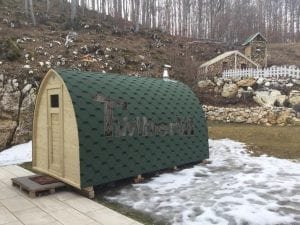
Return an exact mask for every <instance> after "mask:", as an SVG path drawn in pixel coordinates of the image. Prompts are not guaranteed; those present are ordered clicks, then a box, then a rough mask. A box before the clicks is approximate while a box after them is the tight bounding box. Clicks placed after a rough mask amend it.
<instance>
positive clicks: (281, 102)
mask: <svg viewBox="0 0 300 225" xmlns="http://www.w3.org/2000/svg"><path fill="white" fill-rule="evenodd" d="M287 99H288V97H287V96H286V95H278V96H277V97H276V102H277V103H278V106H284V103H285V102H286V101H287Z"/></svg>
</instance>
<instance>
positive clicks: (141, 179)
mask: <svg viewBox="0 0 300 225" xmlns="http://www.w3.org/2000/svg"><path fill="white" fill-rule="evenodd" d="M144 180H145V178H144V177H143V176H142V175H141V174H139V175H137V177H136V178H134V179H133V182H134V183H135V184H138V183H142V182H143V181H144Z"/></svg>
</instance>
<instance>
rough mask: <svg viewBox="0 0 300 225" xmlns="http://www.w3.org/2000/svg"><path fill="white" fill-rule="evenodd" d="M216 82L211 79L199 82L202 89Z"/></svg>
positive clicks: (212, 85)
mask: <svg viewBox="0 0 300 225" xmlns="http://www.w3.org/2000/svg"><path fill="white" fill-rule="evenodd" d="M214 86H215V84H214V82H212V81H211V80H201V81H199V82H198V87H199V88H200V89H205V88H207V87H214Z"/></svg>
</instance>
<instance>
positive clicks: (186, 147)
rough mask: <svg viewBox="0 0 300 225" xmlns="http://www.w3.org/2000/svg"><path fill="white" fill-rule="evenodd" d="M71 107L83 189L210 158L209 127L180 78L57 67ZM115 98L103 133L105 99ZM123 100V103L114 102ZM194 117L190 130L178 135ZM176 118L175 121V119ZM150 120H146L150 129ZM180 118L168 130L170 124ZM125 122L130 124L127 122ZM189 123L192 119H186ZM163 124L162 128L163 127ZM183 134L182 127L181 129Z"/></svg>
mask: <svg viewBox="0 0 300 225" xmlns="http://www.w3.org/2000/svg"><path fill="white" fill-rule="evenodd" d="M57 72H58V74H59V75H60V76H61V77H62V78H63V80H64V82H65V84H66V86H67V88H68V91H69V93H70V95H71V98H72V102H73V105H74V110H75V115H76V120H77V126H78V134H79V147H80V150H79V151H80V176H81V187H88V186H96V185H100V184H104V183H108V182H111V181H116V180H120V179H123V178H128V177H133V176H137V175H138V174H143V173H148V172H154V171H157V170H160V169H165V168H171V167H173V166H179V165H184V164H187V163H192V162H198V161H201V160H203V159H206V158H208V135H207V125H206V120H205V116H204V113H203V111H202V107H201V105H200V104H199V102H198V99H197V97H196V96H195V95H194V93H193V92H192V91H191V89H190V88H189V87H187V86H186V85H184V84H183V83H181V82H172V81H164V80H162V79H155V78H142V77H130V76H122V75H116V74H102V73H92V72H78V71H73V70H64V69H60V70H57ZM97 96H98V97H99V96H100V100H101V99H102V100H103V96H104V98H105V99H106V100H110V101H113V102H114V103H116V105H114V106H113V110H112V112H113V114H112V115H113V116H112V121H113V124H112V127H113V128H112V129H113V132H112V133H110V134H108V136H107V135H105V128H104V127H105V124H104V122H105V121H106V120H105V117H106V118H107V114H106V115H105V113H104V111H105V109H104V103H103V102H101V101H97V100H96V99H97ZM118 103H121V105H118ZM142 118H146V119H147V121H148V122H149V121H151V122H152V127H153V125H158V128H157V129H156V133H155V132H152V133H149V135H145V132H144V133H143V131H141V130H139V131H138V129H137V127H138V125H137V126H136V127H134V128H132V129H133V130H132V131H133V132H132V134H129V132H127V133H126V134H125V135H124V133H123V135H124V136H123V135H122V133H120V132H119V133H117V131H116V130H117V128H121V129H122V128H124V124H126V123H125V122H126V121H129V123H131V124H138V122H135V121H140V123H139V125H140V124H141V123H142V121H143V120H142ZM187 120H189V121H191V120H193V123H192V124H193V126H194V129H193V133H189V134H188V135H186V133H185V134H184V133H180V132H178V131H179V130H180V129H183V130H184V129H185V128H186V125H187V124H188V123H184V122H183V121H187ZM178 121H179V122H178ZM151 122H150V123H148V125H147V126H148V129H150V126H151ZM176 122H177V124H180V123H181V122H182V126H181V128H180V127H178V126H177V130H176V131H174V132H173V133H172V132H169V129H168V128H169V127H170V126H171V125H170V124H172V123H173V124H174V123H176ZM127 124H128V123H127ZM189 124H191V123H189ZM164 128H166V129H165V131H164ZM157 130H158V131H157ZM183 132H184V131H183Z"/></svg>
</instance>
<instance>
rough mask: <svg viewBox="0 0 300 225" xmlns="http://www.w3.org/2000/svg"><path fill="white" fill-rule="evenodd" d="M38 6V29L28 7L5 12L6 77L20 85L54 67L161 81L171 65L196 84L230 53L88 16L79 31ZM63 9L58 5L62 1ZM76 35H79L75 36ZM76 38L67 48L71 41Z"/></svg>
mask: <svg viewBox="0 0 300 225" xmlns="http://www.w3.org/2000/svg"><path fill="white" fill-rule="evenodd" d="M38 3H39V5H35V8H36V9H38V10H36V12H39V13H37V16H36V18H37V23H38V25H37V26H36V27H33V26H32V25H31V23H30V20H29V19H27V18H26V17H25V14H24V12H23V8H22V7H23V5H22V4H20V3H19V2H18V1H10V2H9V3H7V2H6V1H4V2H2V3H1V5H0V6H1V7H0V15H1V16H0V21H1V24H0V36H1V38H0V46H1V48H0V57H1V59H0V60H1V67H0V73H2V74H4V75H5V76H7V75H8V76H9V77H14V78H17V79H23V78H24V77H26V78H30V79H31V78H34V80H38V81H39V80H40V79H41V78H42V76H43V75H44V74H45V73H46V71H47V70H48V69H49V68H50V67H51V68H55V67H58V66H62V67H71V68H74V69H80V70H90V71H105V72H112V73H122V74H128V75H133V74H134V75H137V74H138V75H141V76H153V77H160V76H161V75H162V66H163V65H164V64H170V65H171V66H172V70H171V71H170V76H171V77H172V78H174V79H179V80H182V81H184V82H186V83H188V84H189V85H191V86H193V84H196V82H195V75H196V73H197V69H196V68H197V66H198V65H200V64H201V63H202V62H204V61H206V60H208V59H210V58H211V57H213V56H215V55H216V54H217V51H219V50H221V51H226V49H227V47H226V46H225V45H221V44H218V43H203V42H195V43H190V44H189V42H192V41H194V40H192V39H187V38H181V37H174V36H170V35H168V34H165V33H163V32H161V31H159V30H149V29H146V28H141V29H140V31H139V32H133V29H132V25H131V22H129V21H124V20H120V19H114V18H112V17H109V16H103V15H98V14H97V13H95V12H92V11H86V12H85V17H82V18H83V19H82V20H80V22H78V23H77V24H76V28H77V29H76V30H75V31H73V30H72V29H71V27H70V22H69V20H68V12H69V11H68V8H66V13H65V17H63V16H61V13H60V12H61V11H60V9H59V8H55V6H56V5H57V6H58V5H59V4H55V3H54V4H52V9H51V14H50V15H49V19H46V18H45V17H43V14H42V12H43V10H44V9H43V7H44V6H43V5H41V3H42V2H38ZM57 3H58V1H57ZM74 32H75V33H74ZM68 34H69V36H74V40H73V43H70V44H69V46H68V47H66V46H65V42H66V37H67V35H68Z"/></svg>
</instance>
